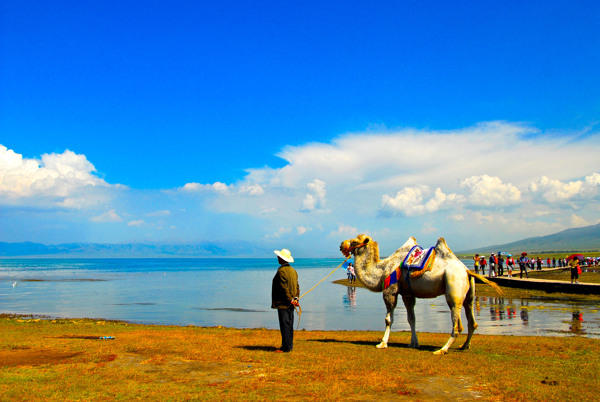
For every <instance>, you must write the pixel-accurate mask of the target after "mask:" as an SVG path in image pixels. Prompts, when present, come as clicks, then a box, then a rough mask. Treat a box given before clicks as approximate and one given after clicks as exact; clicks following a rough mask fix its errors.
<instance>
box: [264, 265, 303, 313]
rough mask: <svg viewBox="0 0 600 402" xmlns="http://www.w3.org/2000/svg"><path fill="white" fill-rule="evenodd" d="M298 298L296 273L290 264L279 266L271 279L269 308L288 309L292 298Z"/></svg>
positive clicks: (298, 289) (298, 287)
mask: <svg viewBox="0 0 600 402" xmlns="http://www.w3.org/2000/svg"><path fill="white" fill-rule="evenodd" d="M299 296H300V285H299V284H298V273H297V272H296V270H295V269H294V268H293V267H292V266H291V265H290V264H285V265H282V266H280V267H279V268H278V269H277V273H276V274H275V276H274V277H273V287H272V291H271V308H276V309H281V308H289V307H291V306H292V300H293V299H294V297H299Z"/></svg>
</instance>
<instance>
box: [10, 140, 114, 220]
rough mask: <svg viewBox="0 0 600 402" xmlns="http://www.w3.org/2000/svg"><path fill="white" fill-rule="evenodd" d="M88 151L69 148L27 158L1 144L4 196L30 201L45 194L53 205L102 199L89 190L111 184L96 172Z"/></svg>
mask: <svg viewBox="0 0 600 402" xmlns="http://www.w3.org/2000/svg"><path fill="white" fill-rule="evenodd" d="M95 171H96V169H95V168H94V165H92V164H91V163H90V162H89V161H88V160H87V158H86V157H85V156H84V155H78V154H76V153H74V152H72V151H69V150H66V151H65V152H63V153H62V154H56V153H52V154H45V155H42V157H41V160H37V159H27V158H23V156H22V155H20V154H17V153H15V152H14V151H13V150H10V149H7V148H6V147H5V146H3V145H0V197H1V198H2V200H3V201H4V202H6V203H15V204H20V203H27V202H30V201H31V200H34V201H35V200H36V199H39V198H43V199H45V200H48V199H51V200H52V205H54V206H62V207H67V208H83V207H85V206H88V205H91V204H95V203H97V202H99V200H98V199H97V198H96V197H91V196H90V195H91V194H90V193H91V192H88V190H90V189H92V188H94V187H104V188H108V187H109V185H108V184H107V183H106V182H105V181H104V180H102V179H100V178H98V177H97V176H95V175H94V172H95Z"/></svg>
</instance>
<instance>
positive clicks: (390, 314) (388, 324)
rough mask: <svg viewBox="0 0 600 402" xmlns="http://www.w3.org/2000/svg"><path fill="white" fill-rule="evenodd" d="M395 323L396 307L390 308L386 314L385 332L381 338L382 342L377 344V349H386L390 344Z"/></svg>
mask: <svg viewBox="0 0 600 402" xmlns="http://www.w3.org/2000/svg"><path fill="white" fill-rule="evenodd" d="M393 323H394V309H393V308H392V309H389V308H388V311H387V314H386V315H385V332H384V333H383V338H381V343H379V344H378V345H377V349H385V348H387V346H388V340H389V339H390V332H391V330H392V324H393Z"/></svg>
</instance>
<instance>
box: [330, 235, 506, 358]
mask: <svg viewBox="0 0 600 402" xmlns="http://www.w3.org/2000/svg"><path fill="white" fill-rule="evenodd" d="M416 245H417V241H416V239H415V238H414V237H410V238H409V239H408V240H407V241H406V243H404V245H402V247H400V248H399V249H398V250H396V252H394V253H393V254H392V255H391V256H389V257H388V258H386V259H384V260H380V259H379V246H378V244H377V242H375V241H373V240H372V239H371V238H370V237H369V236H367V235H364V234H361V235H358V236H357V237H356V238H355V239H351V240H345V241H343V242H342V244H341V245H340V251H341V252H342V253H343V254H344V255H345V256H349V255H350V254H353V255H354V263H355V269H356V275H357V276H358V279H359V281H361V282H362V283H363V284H364V285H365V287H367V288H368V289H369V290H371V291H374V292H382V291H383V300H384V302H385V306H386V308H387V315H386V317H385V325H386V327H385V332H384V335H383V339H382V340H381V343H380V344H379V345H377V347H378V348H386V347H387V345H388V339H389V336H390V330H391V326H392V323H393V322H394V310H395V308H396V304H397V302H398V295H401V296H402V300H403V302H404V306H405V307H406V313H407V317H408V324H409V325H410V329H411V340H410V345H409V347H412V348H418V347H419V341H418V339H417V333H416V329H415V321H416V320H415V302H416V298H434V297H438V296H440V295H445V296H446V302H447V303H448V307H450V311H451V317H452V332H451V334H450V338H449V339H448V341H447V342H446V344H445V345H444V346H443V347H442V348H441V349H439V350H437V351H436V352H435V353H436V354H444V353H446V352H447V351H448V349H449V348H450V346H451V345H452V343H453V342H454V340H455V339H456V338H457V337H458V334H459V333H460V332H462V330H463V326H462V323H461V317H460V311H461V309H462V307H463V306H464V307H465V313H466V316H467V323H468V326H467V327H468V334H467V340H466V341H465V343H464V344H463V345H462V348H461V349H468V348H469V347H470V345H471V337H472V336H473V333H474V332H475V329H476V328H477V322H476V321H475V317H474V315H473V301H474V299H475V278H478V279H480V280H482V281H483V282H485V283H489V284H490V285H491V286H493V287H494V288H495V289H496V290H497V291H498V292H499V293H502V291H501V290H500V289H499V288H498V286H497V285H496V284H495V283H493V282H490V281H488V280H487V279H486V278H484V277H483V276H481V275H478V274H475V273H473V272H471V271H470V270H469V269H467V267H466V266H465V265H464V264H463V263H462V262H461V261H460V260H459V259H458V258H457V257H456V255H454V253H453V252H452V250H450V248H449V247H448V245H447V244H446V241H445V240H444V239H443V238H441V237H440V238H439V239H438V242H437V244H436V246H435V253H436V254H435V255H436V257H435V261H434V262H433V264H432V266H431V270H430V271H427V272H424V273H423V275H422V276H420V277H418V278H414V279H408V277H407V275H399V276H400V277H399V278H397V279H398V282H397V283H394V284H392V285H391V286H389V287H388V288H387V289H385V290H383V283H384V281H385V278H386V277H388V276H389V275H390V274H391V273H392V272H394V271H395V270H396V269H397V268H398V267H399V266H400V264H401V263H402V262H403V261H404V259H405V257H406V256H407V254H408V253H409V251H410V250H411V249H412V248H413V247H414V246H416Z"/></svg>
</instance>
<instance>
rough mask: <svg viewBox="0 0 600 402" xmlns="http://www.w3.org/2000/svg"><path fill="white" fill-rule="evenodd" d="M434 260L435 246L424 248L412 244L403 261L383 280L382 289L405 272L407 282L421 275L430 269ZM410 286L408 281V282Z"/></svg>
mask: <svg viewBox="0 0 600 402" xmlns="http://www.w3.org/2000/svg"><path fill="white" fill-rule="evenodd" d="M434 260H435V247H430V248H428V249H427V250H424V249H423V248H422V247H421V246H414V247H413V248H411V249H410V251H409V252H408V254H407V255H406V257H404V261H402V263H401V264H400V266H399V267H398V268H396V269H395V270H394V271H393V272H392V273H391V274H390V275H389V276H388V277H387V278H385V280H384V281H383V289H384V290H385V289H387V288H388V287H390V286H392V285H393V284H394V283H397V282H398V280H399V279H400V275H402V271H404V272H405V273H406V279H407V282H409V280H410V279H415V278H418V277H420V276H421V275H423V274H424V273H425V272H426V271H431V266H432V265H433V261H434ZM409 286H410V282H409Z"/></svg>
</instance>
